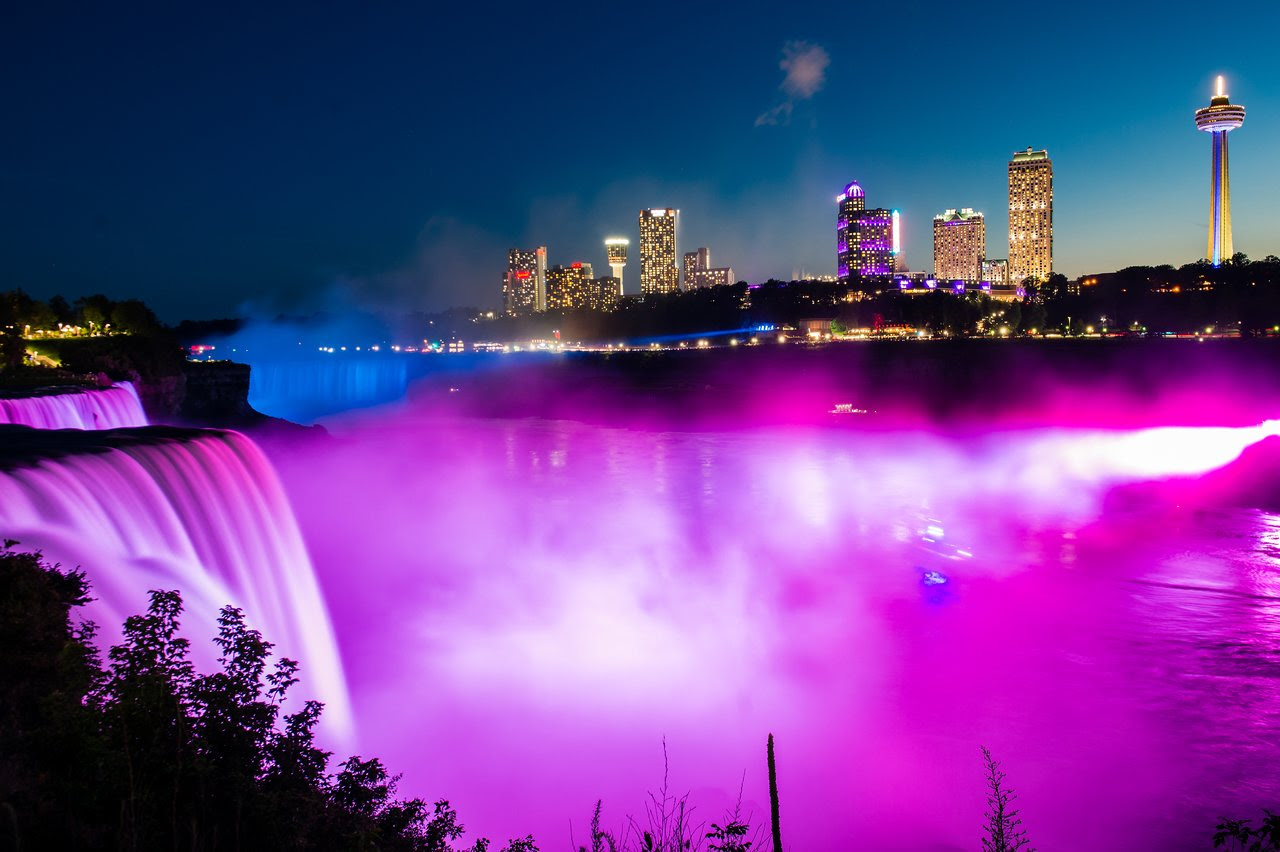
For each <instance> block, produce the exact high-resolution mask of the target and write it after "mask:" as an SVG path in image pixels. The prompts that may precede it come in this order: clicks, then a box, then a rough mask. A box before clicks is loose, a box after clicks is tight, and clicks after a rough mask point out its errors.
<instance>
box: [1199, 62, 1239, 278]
mask: <svg viewBox="0 0 1280 852" xmlns="http://www.w3.org/2000/svg"><path fill="white" fill-rule="evenodd" d="M1242 124H1244V107H1242V106H1240V105H1239V104H1233V103H1231V101H1229V100H1228V99H1227V94H1226V92H1225V91H1224V90H1223V87H1222V78H1221V77H1219V78H1218V93H1217V94H1216V95H1214V96H1213V97H1212V98H1210V99H1209V105H1208V106H1207V107H1204V108H1202V109H1198V110H1196V128H1197V129H1199V130H1203V131H1205V132H1206V133H1211V134H1213V160H1212V161H1211V165H1212V167H1213V173H1212V176H1211V178H1210V181H1209V245H1208V248H1207V249H1206V252H1207V254H1205V257H1207V258H1209V260H1210V261H1211V262H1212V263H1213V265H1214V266H1221V265H1222V261H1224V260H1230V259H1231V256H1232V254H1233V249H1232V246H1231V174H1230V172H1228V171H1227V133H1229V132H1230V131H1232V130H1235V129H1237V128H1238V127H1240V125H1242Z"/></svg>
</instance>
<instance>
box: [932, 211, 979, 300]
mask: <svg viewBox="0 0 1280 852" xmlns="http://www.w3.org/2000/svg"><path fill="white" fill-rule="evenodd" d="M986 253H987V223H986V219H985V218H984V217H983V215H982V214H981V213H977V212H975V211H974V210H973V208H972V207H965V208H964V209H962V210H958V211H957V210H948V211H947V212H945V213H943V214H942V215H940V216H934V217H933V274H934V276H935V277H937V279H938V280H939V281H947V282H950V281H963V282H965V283H966V284H976V283H978V281H980V280H982V258H983V257H985V256H986Z"/></svg>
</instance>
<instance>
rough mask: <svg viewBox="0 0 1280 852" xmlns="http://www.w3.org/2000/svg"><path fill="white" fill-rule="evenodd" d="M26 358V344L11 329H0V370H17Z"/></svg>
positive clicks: (20, 336)
mask: <svg viewBox="0 0 1280 852" xmlns="http://www.w3.org/2000/svg"><path fill="white" fill-rule="evenodd" d="M26 358H27V342H26V341H25V340H23V339H22V335H20V334H19V333H18V332H17V331H15V330H14V329H12V328H0V370H17V369H19V368H20V367H21V366H22V364H23V362H24V361H25V360H26Z"/></svg>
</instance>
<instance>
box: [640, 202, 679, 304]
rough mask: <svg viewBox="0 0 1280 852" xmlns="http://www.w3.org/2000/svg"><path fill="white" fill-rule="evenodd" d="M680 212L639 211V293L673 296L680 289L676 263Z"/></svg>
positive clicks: (669, 210) (668, 210)
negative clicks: (671, 294) (677, 224)
mask: <svg viewBox="0 0 1280 852" xmlns="http://www.w3.org/2000/svg"><path fill="white" fill-rule="evenodd" d="M679 218H680V211H679V210H674V209H670V208H663V207H659V208H656V209H653V210H641V211H640V293H641V294H642V295H645V296H647V295H649V294H650V293H674V292H675V291H677V290H679V289H680V267H679V265H677V263H676V223H677V220H678V219H679Z"/></svg>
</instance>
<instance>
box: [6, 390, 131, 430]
mask: <svg viewBox="0 0 1280 852" xmlns="http://www.w3.org/2000/svg"><path fill="white" fill-rule="evenodd" d="M0 423H10V424H15V425H18V426H33V427H35V428H36V429H120V428H124V427H129V426H146V425H147V415H146V413H145V412H143V410H142V403H141V402H139V400H138V391H137V390H136V389H135V388H134V387H133V385H132V384H130V383H129V382H120V383H119V384H116V385H113V386H111V387H109V388H102V389H100V390H98V389H95V390H79V389H77V390H72V391H64V392H59V393H47V394H39V395H36V396H26V397H21V398H18V399H0Z"/></svg>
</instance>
